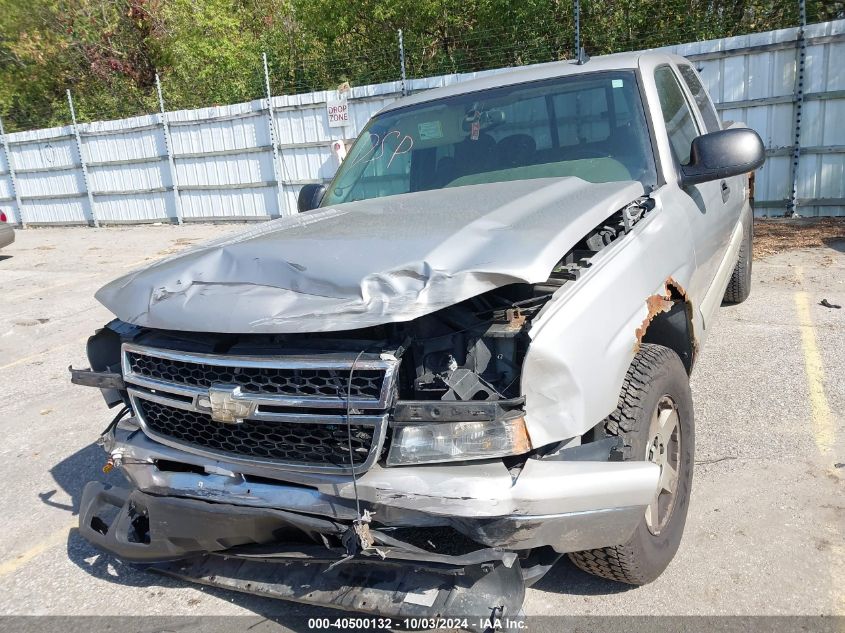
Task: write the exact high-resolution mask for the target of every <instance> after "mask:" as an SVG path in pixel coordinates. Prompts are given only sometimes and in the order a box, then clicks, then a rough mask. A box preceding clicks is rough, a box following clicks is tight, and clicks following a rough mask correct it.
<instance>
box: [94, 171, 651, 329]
mask: <svg viewBox="0 0 845 633" xmlns="http://www.w3.org/2000/svg"><path fill="white" fill-rule="evenodd" d="M643 192H644V190H643V186H642V184H640V183H639V182H633V181H627V182H613V183H602V184H593V183H588V182H585V181H583V180H581V179H579V178H562V179H560V178H555V179H541V180H522V181H514V182H503V183H493V184H484V185H470V186H465V187H455V188H450V189H442V190H437V191H426V192H419V193H411V194H403V195H398V196H390V197H387V198H378V199H373V200H362V201H359V202H350V203H346V204H342V205H337V206H334V207H329V208H325V209H318V210H315V211H310V212H308V213H304V214H301V215H297V216H295V217H285V218H281V219H278V220H273V221H271V222H266V223H264V224H260V225H257V226H255V227H253V228H250V229H249V230H247V231H245V232H243V233H239V234H237V235H233V236H231V237H225V238H223V239H218V240H216V241H213V242H209V243H207V244H204V245H201V246H198V247H195V248H193V249H190V250H188V251H187V252H184V253H182V254H180V255H177V256H174V257H170V258H167V259H164V260H161V261H159V262H156V263H155V264H152V265H151V266H149V267H147V268H144V269H142V270H139V271H135V272H132V273H129V274H128V275H125V276H123V277H121V278H119V279H116V280H115V281H113V282H111V283H109V284H107V285H106V286H104V287H103V288H101V289H100V290H99V291H98V292H97V295H96V296H97V299H98V300H99V301H100V302H101V303H102V304H103V305H104V306H106V307H107V308H108V309H109V310H111V311H112V312H113V313H114V314H115V315H116V316H117V317H118V318H120V319H121V320H123V321H126V322H128V323H133V324H135V325H140V326H145V327H151V328H161V329H170V330H185V331H196V332H230V333H253V332H256V333H257V332H278V333H284V332H322V331H336V330H349V329H356V328H360V327H366V326H371V325H377V324H380V323H387V322H394V321H410V320H412V319H415V318H417V317H419V316H422V315H424V314H428V313H431V312H434V311H436V310H439V309H441V308H444V307H447V306H450V305H454V304H455V303H458V302H460V301H463V300H464V299H468V298H469V297H472V296H475V295H478V294H481V293H483V292H486V291H488V290H492V289H493V288H497V287H501V286H505V285H507V284H511V283H517V282H526V283H538V282H541V281H545V280H546V279H547V278H548V277H549V274H550V273H551V271H552V269H553V268H554V266H555V264H557V262H558V261H559V260H560V258H561V257H562V256H563V255H564V254H565V253H566V252H567V251H568V250H569V249H571V248H572V247H573V246H574V245H575V244H576V243H577V242H578V241H579V240H580V239H581V238H583V237H584V235H586V234H587V232H588V231H589V230H590V229H592V228H593V227H595V226H596V225H598V224H599V223H600V222H601V221H602V220H603V219H604V218H606V217H608V216H609V215H610V214H611V213H613V212H615V211H617V210H618V209H620V208H622V207H623V206H624V205H625V204H627V203H628V202H630V201H632V200H634V199H635V198H637V197H638V196H641V195H643Z"/></svg>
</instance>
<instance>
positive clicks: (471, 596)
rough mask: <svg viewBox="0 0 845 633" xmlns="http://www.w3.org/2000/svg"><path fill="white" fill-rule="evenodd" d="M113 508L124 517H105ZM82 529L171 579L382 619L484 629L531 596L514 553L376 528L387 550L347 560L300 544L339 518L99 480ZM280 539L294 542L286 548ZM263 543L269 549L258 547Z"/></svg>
mask: <svg viewBox="0 0 845 633" xmlns="http://www.w3.org/2000/svg"><path fill="white" fill-rule="evenodd" d="M109 510H117V515H116V516H113V518H112V519H111V520H110V521H106V520H104V519H103V516H106V515H107V514H108V511H109ZM79 529H80V533H81V534H82V536H83V537H84V538H86V539H87V540H89V541H90V542H91V543H93V544H95V545H96V546H98V547H99V548H101V549H104V550H106V551H109V552H111V553H113V554H115V555H117V556H118V557H120V558H122V559H124V560H128V561H131V562H140V563H147V564H149V565H150V567H151V569H152V570H154V571H158V572H161V573H164V574H168V575H171V576H175V577H178V578H182V579H185V580H190V581H194V582H199V583H202V584H207V585H213V586H216V587H222V588H225V589H232V590H235V591H242V592H247V593H254V594H258V595H263V596H266V597H273V598H280V599H284V600H292V601H295V602H302V603H306V604H315V605H321V606H329V607H332V608H337V609H344V610H353V611H360V612H365V613H371V614H377V615H378V616H379V617H380V618H384V617H389V616H395V617H403V618H412V617H416V618H431V617H436V616H441V615H444V614H449V616H450V617H452V618H455V619H456V622H457V625H458V626H461V627H463V628H468V629H470V630H483V629H484V628H485V627H483V626H477V623H478V622H480V621H481V620H483V619H484V618H489V617H491V616H494V617H495V616H499V617H501V615H504V614H506V613H507V614H515V613H517V611H518V610H519V608H520V606H521V604H522V601H523V598H524V594H525V585H524V581H523V573H522V569H521V567H520V563H519V562H518V560H517V556H516V554H514V553H513V552H504V551H501V550H492V549H481V550H476V551H474V552H470V553H468V554H464V555H459V556H450V555H438V554H434V553H430V552H425V551H422V550H416V548H413V547H410V548H406V547H404V546H403V544H400V543H397V542H393V543H391V541H392V539H390V537H385V536H384V535H382V534H380V533H378V532H377V531H376V532H375V533H374V534H375V537H376V539H377V541H379V540H386V541H387V542H388V544H387V545H385V544H383V543H379V547H377V548H374V549H372V550H364V551H362V552H359V553H358V555H356V556H355V557H354V558H349V557H347V556H346V555H345V552H344V551H343V549H341V548H336V547H334V548H332V547H328V546H321V545H317V544H310V545H309V544H308V543H307V539H306V540H305V541H303V539H302V536H306V537H308V536H312V537H313V536H314V535H316V534H334V535H337V534H339V532H340V531H341V530H343V529H344V528H343V526H342V525H340V524H337V523H335V522H333V521H329V520H325V519H318V518H313V517H308V516H304V515H298V514H293V513H290V512H283V511H280V510H273V509H269V508H264V509H258V508H245V507H238V506H231V505H225V504H219V503H208V502H205V501H199V500H195V499H182V498H176V497H156V496H153V495H148V494H145V493H143V492H140V491H138V490H133V491H129V490H124V489H120V488H111V487H107V486H104V485H102V484H100V483H97V482H91V483H89V484H88V485H87V486H86V487H85V490H84V491H83V495H82V504H81V509H80V524H79ZM282 535H286V536H287V537H289V538H291V539H292V540H291V541H290V542H287V543H283V542H278V541H279V539H280V538H281V537H282ZM262 542H264V543H267V545H265V546H264V547H261V546H259V545H257V544H258V543H262ZM415 550H416V551H415ZM218 552H220V553H218ZM458 620H460V621H458ZM380 628H381V627H380Z"/></svg>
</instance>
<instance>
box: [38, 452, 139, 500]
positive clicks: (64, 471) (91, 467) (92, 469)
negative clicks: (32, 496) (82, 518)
mask: <svg viewBox="0 0 845 633" xmlns="http://www.w3.org/2000/svg"><path fill="white" fill-rule="evenodd" d="M105 461H106V454H105V453H104V452H103V449H102V448H100V447H99V446H97V445H96V444H89V445H88V446H86V447H85V448H83V449H82V450H79V451H77V452H76V453H74V454H73V455H71V456H69V457H67V458H65V459H63V460H62V461H60V462H59V463H58V464H56V465H55V466H53V467H52V468H51V469H50V474H51V475H52V476H53V480H54V481H55V482H56V484H57V485H58V486H59V488H61V490H62V491H63V492H64V493H65V494H67V496H69V497H70V498H71V503H70V504H66V503H58V502H56V501H53V497H54V496H55V495H56V493H57V492H58V489H56V488H53V489H50V490H45V491H43V492H39V493H38V498H39V499H41V501H42V502H43V503H45V504H46V505H48V506H50V507H52V508H58V509H60V510H67V511H68V512H71V513H73V514H74V515H75V514H78V513H79V502H80V500H81V499H82V489H83V488H85V484H87V483H88V482H89V481H102V482H104V483H107V484H112V485H121V484H123V478H122V477H121V476H120V475H119V474H117V473H116V472H114V471H113V472H111V473H109V474H108V475H107V474H105V473H103V464H105Z"/></svg>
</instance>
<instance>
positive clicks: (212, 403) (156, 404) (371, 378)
mask: <svg viewBox="0 0 845 633" xmlns="http://www.w3.org/2000/svg"><path fill="white" fill-rule="evenodd" d="M353 362H355V370H354V372H352V376H353V378H352V389H351V398H350V401H349V407H350V409H351V410H352V411H353V414H352V415H351V418H350V424H351V428H352V434H351V442H352V453H351V459H352V463H354V465H355V472H361V471H363V470H365V469H367V468H369V467H370V466H371V465H372V464H373V463H374V462H375V460H376V459H377V458H378V455H379V452H380V451H381V447H382V444H383V442H384V435H385V432H386V428H387V409H388V408H389V406H390V403H391V402H390V401H391V397H392V393H393V388H394V380H395V375H396V371H395V370H396V368H397V366H398V361H396V360H395V359H392V358H389V359H386V360H383V359H381V358H370V357H365V358H361V359H358V360H357V361H356V360H355V357H354V356H343V355H341V356H337V355H331V356H323V357H321V356H313V357H311V356H309V357H302V356H235V355H225V354H224V355H209V354H199V353H193V352H190V353H189V352H175V351H172V350H164V349H158V348H150V347H144V346H139V345H133V344H129V343H125V344H124V345H123V374H124V380H125V382H126V383H127V387H128V391H129V396H130V400H131V401H132V404H133V408H134V410H135V413H136V415H137V417H138V421H139V422H140V424H141V427H142V428H143V430H144V432H145V433H146V434H147V435H149V436H150V437H152V438H153V439H155V440H157V441H160V442H162V443H163V444H167V445H171V446H175V447H178V448H181V449H183V450H186V451H189V452H194V453H199V454H204V455H208V456H211V457H213V458H215V459H220V460H223V461H228V462H231V463H233V464H237V463H239V462H242V463H243V462H246V463H249V464H261V465H263V466H270V467H277V468H280V469H284V468H297V469H303V470H307V469H310V470H319V471H321V472H349V470H350V469H351V467H350V452H349V444H348V442H349V438H348V437H347V424H346V417H345V411H346V409H347V402H346V396H347V393H346V390H347V384H346V382H347V380H348V377H349V372H350V368H351V367H352V364H353ZM220 394H222V395H223V396H224V399H223V400H222V401H221V399H220ZM221 402H222V404H221ZM221 407H222V409H221Z"/></svg>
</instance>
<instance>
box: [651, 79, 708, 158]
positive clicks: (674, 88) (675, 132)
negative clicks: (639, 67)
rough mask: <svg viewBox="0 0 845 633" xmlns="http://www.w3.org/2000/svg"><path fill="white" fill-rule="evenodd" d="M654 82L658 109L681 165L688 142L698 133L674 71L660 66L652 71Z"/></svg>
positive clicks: (687, 152) (688, 148)
mask: <svg viewBox="0 0 845 633" xmlns="http://www.w3.org/2000/svg"><path fill="white" fill-rule="evenodd" d="M654 82H655V84H656V85H657V96H658V98H659V99H660V109H661V110H662V111H663V121H664V123H666V133H667V134H668V135H669V144H670V145H671V146H672V152H673V153H674V154H675V158H677V159H678V162H679V163H680V164H681V165H687V164H689V158H690V144H691V143H692V140H693V139H694V138H695V137H696V136H699V134H700V132H699V130H698V127H697V126H696V123H695V119H694V118H693V116H692V112H690V109H689V105H688V104H687V101H686V99H685V98H684V93H683V92H682V91H681V86H680V84H679V83H678V80H677V79H675V73H673V72H672V69H671V68H669V66H660V67H659V68H658V69H657V70H655V71H654Z"/></svg>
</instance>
